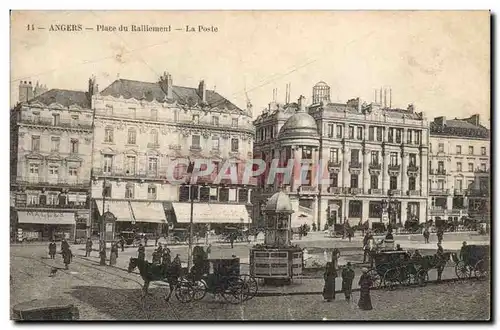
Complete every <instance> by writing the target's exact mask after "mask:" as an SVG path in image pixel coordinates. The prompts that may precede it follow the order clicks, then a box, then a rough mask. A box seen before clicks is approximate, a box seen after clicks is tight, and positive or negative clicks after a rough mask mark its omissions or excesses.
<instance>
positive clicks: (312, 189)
mask: <svg viewBox="0 0 500 330" xmlns="http://www.w3.org/2000/svg"><path fill="white" fill-rule="evenodd" d="M299 192H300V193H306V194H307V193H316V192H317V188H316V187H314V186H300V188H299Z"/></svg>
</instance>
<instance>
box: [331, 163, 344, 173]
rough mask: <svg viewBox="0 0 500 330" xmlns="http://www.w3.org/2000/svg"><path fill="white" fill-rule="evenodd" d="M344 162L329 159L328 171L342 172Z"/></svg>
mask: <svg viewBox="0 0 500 330" xmlns="http://www.w3.org/2000/svg"><path fill="white" fill-rule="evenodd" d="M341 166H342V164H341V163H340V162H338V161H336V162H334V161H331V160H330V161H328V171H329V172H333V173H339V172H340V167H341Z"/></svg>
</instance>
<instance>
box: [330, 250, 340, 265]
mask: <svg viewBox="0 0 500 330" xmlns="http://www.w3.org/2000/svg"><path fill="white" fill-rule="evenodd" d="M339 258H340V250H339V249H338V248H334V249H333V250H332V263H333V267H335V269H337V268H338V265H339Z"/></svg>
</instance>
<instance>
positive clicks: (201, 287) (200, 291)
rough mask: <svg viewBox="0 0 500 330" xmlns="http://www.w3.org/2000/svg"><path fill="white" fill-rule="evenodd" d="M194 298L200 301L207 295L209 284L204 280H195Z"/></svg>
mask: <svg viewBox="0 0 500 330" xmlns="http://www.w3.org/2000/svg"><path fill="white" fill-rule="evenodd" d="M192 286H193V291H194V292H193V299H194V301H199V300H202V299H203V298H205V295H206V294H207V290H208V289H207V284H206V283H205V281H204V280H201V281H195V282H194V283H193V284H192Z"/></svg>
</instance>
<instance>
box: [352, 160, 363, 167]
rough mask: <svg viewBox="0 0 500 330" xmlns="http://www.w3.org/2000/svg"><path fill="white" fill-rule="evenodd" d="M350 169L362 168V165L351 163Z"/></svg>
mask: <svg viewBox="0 0 500 330" xmlns="http://www.w3.org/2000/svg"><path fill="white" fill-rule="evenodd" d="M349 168H361V163H360V162H356V161H354V162H349Z"/></svg>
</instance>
